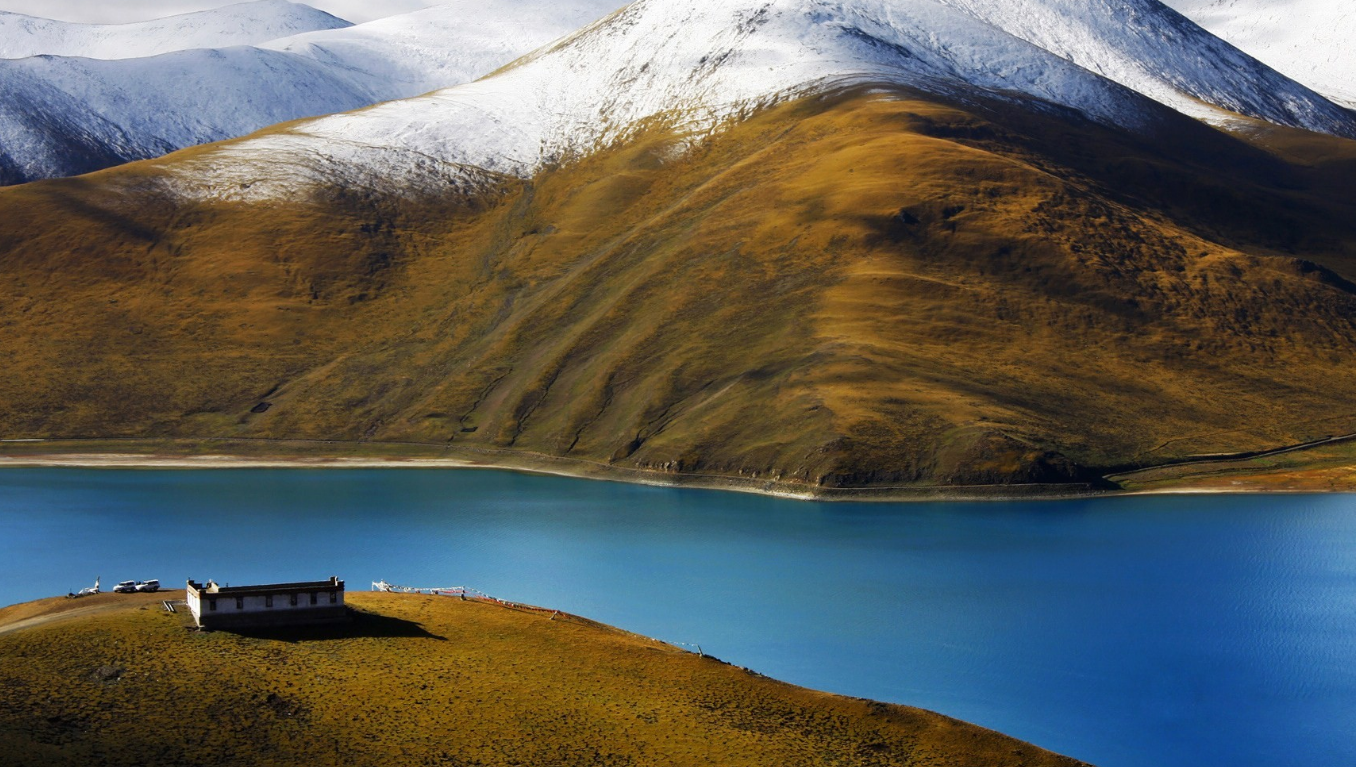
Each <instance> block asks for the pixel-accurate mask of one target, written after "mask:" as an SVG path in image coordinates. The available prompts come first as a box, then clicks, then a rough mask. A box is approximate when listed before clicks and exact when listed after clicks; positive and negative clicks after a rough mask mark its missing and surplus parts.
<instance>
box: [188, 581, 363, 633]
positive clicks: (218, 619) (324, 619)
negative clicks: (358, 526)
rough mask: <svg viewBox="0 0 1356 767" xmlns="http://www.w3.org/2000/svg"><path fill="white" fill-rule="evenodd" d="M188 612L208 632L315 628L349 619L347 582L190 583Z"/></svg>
mask: <svg viewBox="0 0 1356 767" xmlns="http://www.w3.org/2000/svg"><path fill="white" fill-rule="evenodd" d="M188 609H189V611H190V612H192V613H193V620H194V621H196V622H197V624H198V625H199V626H201V627H202V628H205V629H239V628H272V627H277V626H314V625H320V624H326V623H341V622H343V621H346V620H348V610H347V609H346V608H345V607H344V582H343V581H341V580H339V579H338V578H337V577H335V578H330V579H329V580H327V581H310V582H306V583H271V584H265V585H261V586H220V585H217V583H216V581H210V580H209V581H208V582H207V584H206V585H203V584H201V583H198V582H196V581H192V580H190V581H189V582H188Z"/></svg>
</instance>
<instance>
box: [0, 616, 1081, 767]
mask: <svg viewBox="0 0 1356 767" xmlns="http://www.w3.org/2000/svg"><path fill="white" fill-rule="evenodd" d="M181 596H182V592H170V593H162V594H157V595H152V594H146V595H116V594H103V595H99V596H95V597H87V598H81V599H75V600H68V599H64V598H60V599H48V600H42V601H38V602H31V603H27V604H22V605H15V606H12V607H7V608H4V609H0V689H3V690H4V691H5V694H4V695H3V696H0V753H4V754H5V761H6V764H8V765H13V766H14V767H21V766H26V765H82V766H83V765H92V764H107V765H123V764H126V765H170V764H176V765H177V764H196V765H203V766H204V767H210V766H212V765H242V764H260V765H263V764H277V765H300V764H306V765H458V766H460V765H534V766H536V767H547V766H549V765H647V764H649V765H661V764H662V765H694V766H695V765H726V766H728V767H738V766H739V765H778V766H781V765H812V764H823V765H829V764H832V765H936V766H939V767H940V766H943V765H945V766H948V767H949V766H951V765H955V766H956V767H960V766H962V765H973V766H974V767H980V766H981V765H982V766H983V767H999V766H1001V765H1013V766H1014V767H1015V766H1016V765H1025V766H1027V767H1037V766H1042V765H1050V766H1054V765H1060V766H1061V767H1073V766H1074V765H1078V764H1080V762H1076V761H1074V760H1072V759H1068V758H1065V757H1061V756H1058V755H1056V754H1052V753H1050V752H1048V751H1044V750H1042V749H1039V748H1036V747H1034V746H1031V745H1029V744H1026V743H1022V742H1020V741H1017V740H1014V739H1012V738H1009V737H1006V736H1003V735H1000V734H998V733H995V732H992V731H989V730H985V729H983V728H980V727H976V726H974V725H970V724H966V723H963V722H959V721H956V720H954V719H950V718H947V717H944V716H941V715H939V714H935V713H931V712H928V711H923V710H920V709H915V708H908V707H905V706H896V705H889V704H884V703H877V702H873V701H868V700H861V699H855V698H846V697H842V696H837V695H830V694H827V693H821V692H815V691H813V690H807V689H804V688H800V687H795V686H792V685H788V684H784V683H782V682H777V681H774V680H772V679H768V678H766V677H763V676H760V675H758V674H755V673H753V672H751V671H748V670H745V669H742V668H738V667H735V666H731V665H728V664H726V663H723V662H721V661H719V660H716V659H713V658H703V657H700V656H698V655H696V654H693V653H690V652H686V651H683V650H680V649H677V648H674V647H672V646H669V645H665V644H663V643H660V642H657V641H654V640H651V639H647V638H645V637H641V636H637V635H634V634H629V633H626V632H623V631H619V630H617V629H613V628H610V627H608V626H604V625H601V624H598V623H594V622H592V621H588V620H585V619H583V618H579V617H575V616H570V615H565V614H557V615H554V616H553V615H552V614H551V613H549V612H548V613H538V612H531V611H520V610H514V609H510V608H506V607H502V606H498V605H493V604H487V603H481V602H473V601H467V602H463V601H460V600H457V599H453V598H449V597H431V596H419V595H395V594H376V593H351V594H349V595H348V601H349V604H350V605H351V607H352V608H353V609H354V613H355V620H354V621H353V622H352V624H351V625H349V626H347V627H344V628H337V629H324V630H321V629H311V630H292V631H291V632H282V633H276V634H266V635H265V634H261V635H255V636H249V635H240V634H234V633H226V632H206V633H204V632H197V631H193V630H191V629H190V628H189V626H190V618H189V617H188V615H187V613H186V612H185V611H182V610H181V611H180V612H179V613H177V614H170V613H168V612H166V611H164V610H163V609H162V607H161V605H160V600H161V599H164V598H169V599H174V598H178V597H181Z"/></svg>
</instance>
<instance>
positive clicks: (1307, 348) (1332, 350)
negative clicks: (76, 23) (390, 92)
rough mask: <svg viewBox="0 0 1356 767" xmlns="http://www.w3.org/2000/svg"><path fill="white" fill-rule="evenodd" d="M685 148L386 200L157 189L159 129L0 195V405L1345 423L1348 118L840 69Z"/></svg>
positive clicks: (955, 473)
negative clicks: (1128, 131)
mask: <svg viewBox="0 0 1356 767" xmlns="http://www.w3.org/2000/svg"><path fill="white" fill-rule="evenodd" d="M1268 142H1269V143H1270V146H1267V143H1268ZM679 146H680V145H679V143H678V141H677V140H676V139H675V137H674V136H672V135H670V134H668V133H665V132H663V131H659V130H656V131H653V132H651V133H648V134H645V135H642V136H640V137H639V138H637V139H636V140H635V141H632V142H630V143H628V144H626V145H624V146H619V147H616V148H614V149H612V150H609V151H607V152H604V153H601V154H598V155H596V156H593V157H590V158H587V159H585V160H582V161H580V162H577V163H575V164H572V165H569V166H567V167H562V168H558V169H555V170H551V171H548V172H545V173H543V174H541V175H540V176H539V177H538V178H536V179H533V180H532V181H531V182H530V183H524V182H517V181H511V180H505V181H504V182H503V183H502V185H501V187H500V188H499V189H497V190H496V191H494V192H490V193H485V194H482V195H480V196H477V197H474V198H465V197H456V198H452V197H450V198H448V199H442V200H422V201H418V202H415V201H411V200H409V199H390V198H386V197H380V196H375V195H364V194H362V193H361V192H360V191H352V190H343V191H335V192H330V193H326V194H318V195H316V197H315V198H314V199H311V200H306V201H297V202H290V203H286V204H282V203H279V204H273V205H269V206H259V205H246V204H224V203H212V204H208V203H185V202H182V201H179V200H178V199H177V198H175V197H174V196H173V195H172V194H171V193H170V192H168V191H166V190H167V189H169V188H171V187H170V185H167V184H164V183H162V180H163V179H164V178H165V175H166V174H167V173H171V172H172V171H173V169H174V168H175V163H176V162H177V158H179V157H181V156H182V155H173V156H171V157H170V158H167V159H166V160H163V161H158V162H155V163H143V164H138V165H133V166H129V167H127V168H122V169H118V170H116V171H111V172H105V173H101V174H96V175H93V176H88V177H84V178H81V179H75V180H68V181H63V182H53V183H40V184H32V185H28V186H24V187H19V188H14V189H9V190H4V191H3V192H0V220H4V221H5V222H6V225H5V227H4V230H3V233H0V259H3V263H4V268H3V273H0V280H3V285H0V295H4V296H7V298H6V299H5V300H4V302H3V305H0V322H2V323H3V327H4V330H5V332H4V335H3V338H0V360H3V361H4V364H5V366H6V369H7V371H8V372H9V375H7V376H5V377H4V379H3V380H0V403H3V406H2V407H0V432H2V433H4V434H5V435H6V436H12V437H29V436H34V437H36V436H71V437H103V436H156V437H159V436H184V437H202V436H256V437H277V438H280V437H304V438H325V439H370V440H377V441H383V440H411V441H425V442H432V443H450V444H451V445H453V446H467V447H476V446H483V447H496V448H507V449H511V450H515V451H522V452H523V453H541V454H547V455H555V456H567V457H574V458H579V459H585V460H591V461H598V462H605V463H610V464H613V465H616V466H619V467H641V468H651V469H658V470H663V471H673V472H701V473H706V474H724V475H732V476H734V475H738V476H746V477H747V476H753V475H756V476H758V477H760V478H771V479H777V480H780V481H782V482H783V483H785V484H786V485H787V486H788V487H791V488H795V487H809V488H815V487H870V486H889V485H917V484H921V485H930V484H984V483H1014V482H1016V483H1030V482H1062V481H1082V480H1086V479H1088V478H1091V477H1093V476H1095V475H1096V474H1098V473H1099V470H1100V469H1101V468H1103V467H1109V466H1119V465H1127V464H1138V463H1154V462H1157V461H1163V460H1168V459H1172V458H1174V457H1180V456H1184V455H1189V454H1193V453H1199V452H1211V451H1226V450H1248V449H1255V448H1262V447H1268V446H1273V445H1280V444H1286V443H1289V442H1299V441H1303V440H1305V439H1309V438H1312V437H1315V436H1323V435H1326V434H1332V433H1339V432H1343V431H1345V432H1350V431H1356V428H1353V427H1354V426H1356V408H1353V407H1351V406H1349V405H1348V404H1347V403H1349V402H1351V401H1352V396H1353V395H1356V378H1353V377H1352V376H1349V375H1347V374H1346V371H1348V370H1349V369H1350V366H1351V364H1352V362H1353V361H1356V333H1354V332H1353V331H1356V327H1353V319H1356V289H1354V288H1353V286H1352V284H1351V283H1349V282H1347V281H1346V278H1345V277H1344V276H1342V275H1346V277H1356V225H1353V223H1352V222H1353V221H1356V201H1353V199H1352V194H1351V192H1350V186H1349V184H1350V179H1351V169H1352V168H1353V167H1356V165H1354V163H1356V144H1354V143H1353V142H1349V141H1342V140H1338V139H1328V138H1323V137H1316V136H1310V135H1308V134H1298V133H1290V134H1285V135H1282V134H1279V133H1274V132H1273V133H1270V134H1267V135H1266V136H1262V137H1260V138H1258V139H1257V140H1255V141H1254V142H1253V143H1252V144H1248V143H1244V142H1243V141H1241V140H1239V139H1236V138H1232V137H1229V136H1226V135H1225V134H1222V133H1219V132H1216V131H1214V130H1211V129H1209V128H1206V127H1204V126H1200V125H1199V124H1197V123H1194V122H1192V121H1189V120H1185V119H1183V120H1181V121H1180V123H1179V124H1178V126H1177V129H1176V132H1174V133H1173V134H1172V135H1165V136H1162V137H1159V139H1157V140H1154V141H1148V140H1139V139H1133V138H1131V137H1128V136H1125V135H1122V134H1119V133H1117V132H1114V131H1111V130H1107V129H1105V128H1100V127H1096V126H1092V125H1089V124H1087V123H1083V122H1078V121H1076V120H1069V119H1067V118H1065V117H1062V116H1058V115H1050V114H1045V113H1041V112H1039V111H1034V110H1025V109H1020V108H1017V107H1014V106H1012V105H1006V106H998V105H994V104H989V103H985V102H975V103H972V104H970V105H969V106H963V107H962V106H959V105H956V104H945V103H940V102H938V101H937V100H936V99H935V98H931V97H929V98H928V99H924V98H922V97H919V96H917V95H916V94H909V93H893V94H889V95H887V94H883V93H879V92H861V91H857V92H848V93H842V94H837V95H836V96H834V97H831V98H823V99H810V100H804V101H800V102H795V103H791V104H787V105H783V106H781V107H778V108H775V109H771V110H768V111H765V112H763V113H761V114H759V115H757V116H756V117H754V118H753V119H750V120H748V121H746V122H743V123H740V124H738V125H735V126H732V127H731V128H729V129H728V130H726V131H724V132H722V133H720V134H719V135H717V136H716V137H714V138H712V139H710V140H708V141H706V142H704V143H703V144H702V145H700V146H698V147H697V148H695V149H692V150H690V151H687V152H683V151H680V149H679ZM210 151H211V149H210V148H209V149H206V150H195V153H196V154H195V155H194V156H202V155H201V153H202V152H210ZM209 159H210V158H209ZM1297 257H1303V259H1306V260H1299V258H1297ZM1319 264H1324V266H1319ZM265 403H266V404H267V410H265V409H264V405H265ZM255 411H262V412H255Z"/></svg>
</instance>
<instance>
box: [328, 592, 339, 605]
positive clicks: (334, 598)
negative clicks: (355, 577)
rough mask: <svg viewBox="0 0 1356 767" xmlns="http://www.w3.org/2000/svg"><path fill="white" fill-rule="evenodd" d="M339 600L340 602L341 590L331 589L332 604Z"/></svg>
mask: <svg viewBox="0 0 1356 767" xmlns="http://www.w3.org/2000/svg"><path fill="white" fill-rule="evenodd" d="M338 602H339V592H337V591H331V592H330V604H332V605H333V604H338Z"/></svg>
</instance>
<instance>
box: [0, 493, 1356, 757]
mask: <svg viewBox="0 0 1356 767" xmlns="http://www.w3.org/2000/svg"><path fill="white" fill-rule="evenodd" d="M96 575H98V576H102V578H103V583H104V585H105V587H108V586H111V585H112V584H113V583H114V582H116V581H118V580H124V579H149V578H159V579H160V580H162V581H163V582H164V583H165V584H166V586H172V587H175V588H182V585H183V582H184V580H185V579H186V578H190V577H192V578H195V579H206V578H215V579H216V580H218V581H221V582H229V583H233V584H237V585H239V584H246V583H251V582H259V581H285V580H311V579H319V578H325V577H328V576H330V575H338V576H340V577H341V578H344V579H345V580H346V581H347V583H348V588H349V589H350V590H358V589H366V588H368V585H369V584H370V582H372V581H375V580H378V579H383V578H384V579H386V580H388V581H391V582H393V583H401V584H408V585H413V586H462V585H465V586H472V587H475V588H478V589H481V590H482V591H485V592H488V593H490V594H492V595H494V596H497V597H501V598H504V599H511V600H516V601H522V602H530V603H533V604H539V605H543V606H549V607H553V608H559V609H562V610H566V611H569V612H573V613H578V614H581V615H585V616H588V617H590V618H594V619H597V620H601V621H604V622H607V623H611V624H614V625H617V626H620V627H622V628H625V629H629V630H632V631H636V632H639V633H641V634H646V635H648V636H652V637H656V638H659V639H664V640H667V641H672V642H685V643H689V644H694V645H696V644H700V645H701V647H702V649H703V650H704V651H706V652H707V653H709V654H711V655H715V656H717V657H719V658H721V659H723V660H726V661H729V662H731V663H735V664H738V665H741V666H747V667H749V668H752V669H754V670H756V671H759V672H761V673H764V674H767V675H769V676H772V677H777V678H779V679H784V680H787V681H790V682H794V683H796V684H801V685H805V686H808V687H814V688H818V689H823V690H830V691H833V692H839V693H844V694H847V695H855V696H861V697H868V698H876V699H881V700H888V701H894V702H900V703H907V704H910V705H917V706H922V707H925V708H930V709H934V710H936V711H941V712H943V713H945V714H949V715H952V716H955V717H959V718H961V719H966V720H969V721H973V722H976V723H979V724H982V725H984V726H987V727H992V728H994V729H997V730H1000V731H1003V732H1006V733H1008V734H1011V735H1014V736H1016V737H1019V738H1022V739H1025V740H1029V741H1032V742H1034V743H1036V744H1038V745H1041V746H1044V747H1046V748H1050V749H1053V750H1055V751H1059V752H1062V753H1065V754H1068V755H1070V756H1074V757H1077V758H1079V759H1084V760H1087V761H1090V762H1093V763H1094V764H1097V765H1101V766H1102V767H1146V766H1149V767H1177V766H1181V767H1188V766H1190V767H1202V766H1203V765H1221V766H1227V765H1240V766H1251V765H1257V766H1258V767H1261V766H1262V765H1266V766H1267V767H1276V766H1277V765H1314V766H1321V765H1332V766H1333V767H1338V766H1341V765H1353V764H1356V496H1342V495H1331V496H1219V495H1198V496H1174V497H1137V498H1110V499H1098V500H1080V501H1060V502H1039V503H1038V502H1009V503H982V504H971V503H928V504H837V503H835V504H826V503H806V502H798V501H787V500H779V499H772V498H763V497H759V496H752V495H741V494H734V493H721V492H714V491H702V490H678V489H668V488H652V487H640V486H632V485H623V484H613V483H607V482H595V481H587V480H572V479H563V478H555V477H539V476H530V475H523V474H514V473H510V472H500V471H479V470H477V471H437V470H355V471H347V470H321V471H314V470H313V471H301V470H276V471H274V470H219V471H111V470H98V471H85V470H71V469H32V470H30V469H8V470H4V471H0V604H10V603H14V602H20V601H25V600H29V599H35V598H38V597H43V596H51V595H56V594H64V593H66V592H67V591H68V590H73V589H77V588H80V587H82V586H87V585H90V584H91V583H92V582H93V581H94V578H95V576H96Z"/></svg>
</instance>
